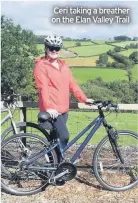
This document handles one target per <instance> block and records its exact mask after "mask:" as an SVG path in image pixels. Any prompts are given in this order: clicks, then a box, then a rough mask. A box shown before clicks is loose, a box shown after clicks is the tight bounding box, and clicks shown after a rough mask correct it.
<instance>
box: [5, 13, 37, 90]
mask: <svg viewBox="0 0 138 203" xmlns="http://www.w3.org/2000/svg"><path fill="white" fill-rule="evenodd" d="M37 54H38V50H37V48H36V36H35V35H34V34H33V33H32V32H31V31H29V30H24V29H22V28H21V27H20V25H17V26H15V25H14V24H13V21H12V20H11V19H9V18H6V17H5V16H2V17H1V90H2V93H3V92H4V91H7V90H8V89H9V86H12V87H13V88H14V90H15V91H18V92H20V93H33V92H36V91H35V87H34V80H33V74H32V72H33V67H34V60H33V58H34V57H35V56H37Z"/></svg>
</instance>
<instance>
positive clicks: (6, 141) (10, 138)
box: [1, 133, 58, 196]
mask: <svg viewBox="0 0 138 203" xmlns="http://www.w3.org/2000/svg"><path fill="white" fill-rule="evenodd" d="M25 137H26V139H27V138H28V141H29V142H30V140H31V139H36V140H37V141H40V142H41V143H42V144H44V146H47V144H48V143H47V142H46V140H45V139H43V138H41V137H40V136H37V135H32V134H29V133H22V134H16V135H13V136H10V137H9V138H7V139H5V140H4V141H3V142H2V146H1V148H2V149H3V148H4V147H5V146H6V144H7V145H8V144H9V143H10V141H13V143H16V142H15V141H14V139H18V138H20V139H22V138H25ZM32 143H33V144H34V141H33V142H32ZM11 146H12V145H11ZM34 146H36V143H35V145H34ZM8 149H9V146H8ZM14 149H15V148H14ZM17 152H18V150H17ZM50 153H51V154H52V156H53V157H54V158H53V160H54V165H57V164H58V159H57V154H56V152H55V150H54V149H53V150H52V151H51V152H50ZM48 156H49V155H48ZM16 159H17V158H16ZM16 159H15V160H16ZM19 160H20V159H19ZM8 161H9V160H8ZM12 161H13V160H12ZM36 164H38V163H36ZM22 171H23V172H24V171H26V170H24V169H23V170H22ZM27 171H28V173H29V172H30V171H29V170H28V169H27ZM17 172H18V171H17ZM11 173H13V171H12V172H11ZM51 173H52V174H50V177H51V176H52V175H53V173H54V172H51ZM15 174H16V170H15ZM17 177H18V176H17ZM40 177H41V176H40ZM17 180H18V179H17ZM21 180H22V179H21ZM25 180H27V179H25ZM36 180H37V179H36ZM6 181H7V179H6ZM10 181H11V180H10ZM18 181H19V180H18ZM23 183H24V182H23ZM33 184H34V183H33ZM48 184H49V183H48V181H47V182H46V183H44V184H43V185H41V186H40V187H39V188H37V189H34V190H31V191H18V190H16V189H14V188H10V187H9V186H7V185H6V184H5V183H4V182H3V179H2V180H1V186H2V189H3V190H4V191H5V192H7V193H10V194H13V195H17V196H24V195H32V194H36V193H38V192H41V191H42V190H43V189H44V188H45V187H46V186H48ZM10 185H12V184H11V183H10ZM17 185H18V184H17ZM11 187H12V186H11ZM28 187H30V185H29V186H28ZM19 188H20V187H19ZM21 189H22V187H21ZM25 189H26V186H25Z"/></svg>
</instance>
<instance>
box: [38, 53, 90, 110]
mask: <svg viewBox="0 0 138 203" xmlns="http://www.w3.org/2000/svg"><path fill="white" fill-rule="evenodd" d="M58 64H59V70H58V69H57V68H55V67H54V66H53V65H52V64H51V63H50V62H49V61H48V60H47V59H46V58H45V57H41V58H38V59H37V60H36V61H35V68H34V78H35V82H36V86H37V88H38V93H39V109H40V111H47V109H55V110H57V111H58V112H59V113H65V112H68V111H69V93H70V92H72V93H73V94H74V96H75V97H76V98H77V99H78V100H79V101H80V102H85V101H86V99H87V97H86V96H85V94H84V92H83V91H82V90H81V88H80V87H79V86H78V84H77V82H76V80H75V79H74V77H73V76H72V72H71V70H70V68H69V67H68V65H67V63H66V62H65V61H64V60H60V59H58Z"/></svg>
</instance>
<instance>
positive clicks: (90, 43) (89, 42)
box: [63, 40, 93, 48]
mask: <svg viewBox="0 0 138 203" xmlns="http://www.w3.org/2000/svg"><path fill="white" fill-rule="evenodd" d="M77 42H80V43H81V45H92V44H93V43H92V42H91V41H77V40H76V41H63V46H64V47H65V48H68V47H73V46H76V43H77Z"/></svg>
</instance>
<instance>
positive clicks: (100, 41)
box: [92, 40, 106, 44]
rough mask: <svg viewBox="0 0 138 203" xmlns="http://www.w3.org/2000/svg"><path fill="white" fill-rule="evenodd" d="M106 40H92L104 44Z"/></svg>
mask: <svg viewBox="0 0 138 203" xmlns="http://www.w3.org/2000/svg"><path fill="white" fill-rule="evenodd" d="M105 41H106V40H92V42H95V43H97V44H105Z"/></svg>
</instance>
